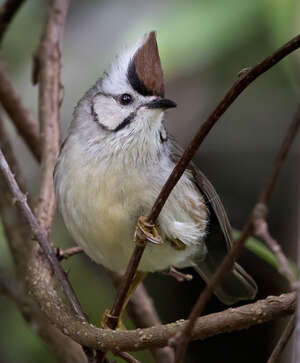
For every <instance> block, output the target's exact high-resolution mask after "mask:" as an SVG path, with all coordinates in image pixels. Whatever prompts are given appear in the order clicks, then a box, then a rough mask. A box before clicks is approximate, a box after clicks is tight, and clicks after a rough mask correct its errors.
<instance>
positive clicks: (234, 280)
mask: <svg viewBox="0 0 300 363" xmlns="http://www.w3.org/2000/svg"><path fill="white" fill-rule="evenodd" d="M193 267H194V268H195V270H196V271H197V272H198V273H199V275H200V276H201V277H202V278H203V279H204V280H205V281H206V282H208V281H209V280H210V278H211V277H212V275H213V274H214V273H215V271H216V269H217V267H218V265H217V264H216V263H215V261H214V260H213V259H212V258H211V256H210V255H207V256H206V258H205V260H202V261H199V262H198V261H194V265H193ZM214 293H215V295H216V296H217V297H218V299H219V300H220V301H222V303H223V304H226V305H233V304H235V303H237V302H238V301H240V300H251V299H254V298H255V295H256V293H257V286H256V283H255V281H254V280H253V279H252V277H251V276H250V275H248V273H247V272H246V271H245V270H244V269H243V268H242V267H241V266H240V265H239V264H237V263H235V264H234V267H233V269H232V271H230V272H228V273H227V274H226V276H225V277H224V278H223V280H222V282H221V283H220V285H219V286H218V287H217V288H216V290H215V291H214Z"/></svg>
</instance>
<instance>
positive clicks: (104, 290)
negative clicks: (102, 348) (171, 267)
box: [0, 0, 300, 363]
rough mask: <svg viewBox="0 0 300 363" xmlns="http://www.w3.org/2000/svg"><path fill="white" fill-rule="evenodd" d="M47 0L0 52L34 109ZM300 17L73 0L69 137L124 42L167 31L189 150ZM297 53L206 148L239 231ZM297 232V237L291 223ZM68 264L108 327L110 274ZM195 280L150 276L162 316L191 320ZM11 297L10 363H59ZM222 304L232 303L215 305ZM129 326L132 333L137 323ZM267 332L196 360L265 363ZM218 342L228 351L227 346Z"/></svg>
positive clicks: (166, 49)
mask: <svg viewBox="0 0 300 363" xmlns="http://www.w3.org/2000/svg"><path fill="white" fill-rule="evenodd" d="M2 3H3V1H0V4H2ZM46 4H47V1H44V0H27V1H26V2H25V4H24V6H23V7H22V8H21V10H20V12H19V13H18V14H17V16H16V18H15V19H14V21H13V23H12V25H11V27H10V29H9V31H8V32H7V34H6V37H5V40H4V42H3V46H2V48H1V57H2V58H3V59H4V61H5V62H6V64H7V68H8V70H9V72H10V75H11V76H12V78H13V80H14V83H15V85H16V87H17V89H18V92H19V93H20V94H21V95H22V98H23V100H24V102H25V103H26V105H28V106H30V107H32V108H33V110H34V112H35V113H37V106H36V105H37V90H36V88H33V87H32V86H31V85H30V71H31V59H32V54H33V52H34V51H35V49H36V47H37V45H38V42H39V38H40V33H41V31H42V28H43V23H44V20H45V15H46V10H47V6H46ZM299 14H300V5H299V1H298V0H251V1H240V0H226V1H224V0H213V1H211V0H190V1H185V2H182V1H181V0H175V1H173V0H160V1H158V0H157V1H155V0H153V1H139V0H116V1H109V0H102V1H72V2H71V8H70V12H69V16H68V20H67V25H66V34H65V38H64V43H63V53H62V54H63V68H62V78H63V84H64V88H65V90H64V102H63V105H62V129H63V132H64V133H65V129H66V127H67V125H68V124H69V122H70V120H71V117H72V111H73V108H74V105H75V103H76V102H77V101H78V99H79V98H80V97H81V96H82V94H83V93H84V92H85V91H86V90H87V89H88V88H89V87H90V86H91V85H92V83H93V82H95V80H96V79H97V78H98V77H100V76H101V74H102V72H103V70H104V69H105V68H106V67H107V66H108V64H109V62H110V61H111V60H112V59H113V57H114V55H115V54H116V53H118V52H119V51H120V50H122V48H123V46H124V44H127V45H129V44H131V43H132V42H134V41H135V40H136V39H137V38H138V37H140V36H141V35H142V34H143V33H144V32H146V31H149V30H152V29H153V30H156V31H157V35H158V43H159V50H160V54H161V58H162V64H163V68H164V72H165V74H166V76H167V77H166V78H167V80H166V83H167V91H168V92H169V93H170V94H171V96H172V97H174V98H175V99H176V101H177V103H178V104H179V107H178V109H177V110H176V111H173V113H172V114H170V116H169V120H170V122H169V128H170V129H171V131H172V132H173V133H174V134H175V135H176V136H177V137H178V139H179V141H180V142H181V143H186V142H187V140H188V139H189V138H190V137H191V135H192V134H193V133H194V132H195V130H196V128H197V127H198V126H199V124H200V122H201V121H202V120H203V115H204V114H206V113H207V112H208V110H211V108H212V106H214V105H216V103H217V101H219V99H220V97H221V96H222V95H223V94H224V92H225V90H227V89H228V88H229V87H230V86H231V85H232V83H233V81H234V79H235V78H236V75H237V73H238V71H239V70H240V69H241V68H243V67H245V66H251V65H252V64H255V63H256V62H258V61H260V60H261V59H262V58H264V57H265V56H267V55H269V54H271V52H272V50H274V49H275V48H277V47H278V46H279V45H280V44H281V43H284V42H285V41H287V40H288V39H289V38H290V37H291V36H293V35H295V34H296V33H297V32H299V30H300V28H299V24H300V21H299V17H300V15H299ZM297 54H298V55H296V54H294V55H292V56H290V57H289V59H287V60H286V61H285V62H283V65H282V66H281V65H279V66H277V68H276V70H273V71H271V72H270V73H268V75H266V76H264V78H263V80H262V81H261V80H259V81H257V83H256V84H255V85H253V86H251V88H250V89H249V90H247V92H246V93H245V95H244V96H243V97H241V99H240V100H239V102H237V104H236V105H235V106H234V107H233V108H232V109H231V110H229V111H228V113H227V114H226V115H224V119H222V120H220V123H219V124H218V129H217V131H213V132H212V134H211V136H210V138H209V139H208V140H207V141H206V142H205V144H204V147H203V150H204V151H203V153H202V154H201V166H202V167H204V171H205V172H208V173H209V176H210V177H212V179H213V181H214V183H215V184H216V187H217V190H218V191H219V193H220V194H221V195H222V199H223V200H224V202H225V206H226V207H227V208H228V213H229V215H230V217H231V220H232V222H233V224H235V225H237V226H240V225H241V224H242V223H243V218H244V217H245V216H246V215H247V213H248V211H249V209H250V208H251V206H252V204H251V203H253V202H254V201H255V196H256V195H257V190H258V188H259V187H258V185H260V182H261V180H262V179H263V177H264V176H265V175H266V173H267V172H268V165H269V161H270V159H271V158H272V155H273V153H274V150H275V148H276V147H277V145H278V143H279V140H280V139H281V137H282V133H283V131H282V130H285V129H286V125H287V122H288V121H289V119H290V117H291V114H292V113H293V110H294V106H295V104H296V102H297V101H296V100H297V96H296V95H295V92H296V90H297V82H298V81H299V79H298V80H297V78H296V73H297V72H295V67H296V66H297V65H296V62H295V60H296V59H297V57H298V62H299V58H300V57H299V52H298V53H297ZM298 64H299V63H298ZM298 73H299V72H298ZM291 83H292V84H293V86H294V88H293V89H292V88H291ZM254 86H255V87H257V88H254ZM298 98H299V97H298ZM228 114H229V116H227V115H228ZM226 117H228V118H226ZM171 120H172V121H171ZM258 129H259V132H258ZM261 130H262V131H261ZM265 130H268V131H265ZM11 131H12V132H11V134H12V137H13V139H14V142H15V147H16V150H17V155H18V157H20V161H21V165H22V166H25V168H24V169H25V177H26V180H27V184H28V189H29V190H30V192H32V193H34V192H35V190H36V187H37V185H36V181H37V180H38V168H37V165H36V164H35V163H34V162H32V160H31V158H30V155H29V153H27V152H25V151H24V147H23V146H22V143H20V142H19V140H18V137H17V136H16V135H15V134H14V133H13V130H11ZM258 155H259V156H258ZM270 155H271V156H270ZM239 157H240V158H239ZM243 168H245V169H243ZM246 168H247V169H246ZM245 170H247V172H245ZM287 175H288V177H286V179H284V183H286V181H287V179H288V181H290V180H296V178H297V175H295V173H293V174H287ZM284 186H285V185H284ZM286 189H288V190H290V189H291V187H289V188H284V192H285V191H286ZM275 194H276V193H275ZM275 197H276V195H275ZM283 199H284V204H283V205H285V203H286V201H287V200H288V198H287V196H286V195H285V196H284V198H283ZM280 201H281V202H280V203H279V202H277V209H276V212H274V213H273V215H271V216H270V217H272V218H273V219H274V220H275V224H274V226H275V230H276V228H278V229H277V230H276V232H278V233H279V235H281V236H283V235H284V232H285V231H284V228H285V226H286V224H285V223H280V222H281V221H282V220H283V218H284V216H285V215H286V214H287V213H284V211H283V208H281V207H282V203H283V202H282V199H281V200H280ZM279 204H280V205H279ZM278 205H279V207H278ZM275 207H276V205H275ZM289 214H291V210H290V209H289ZM272 218H270V219H271V220H272ZM278 221H279V222H278ZM276 222H277V223H276ZM279 226H280V227H281V228H282V229H279ZM286 228H287V230H288V232H289V233H290V232H291V228H290V226H288V227H286ZM53 237H54V240H55V243H56V245H58V246H60V247H62V248H64V247H67V246H70V245H72V244H73V243H74V242H72V241H70V237H69V236H68V234H66V232H65V230H64V228H63V226H62V224H61V221H60V220H57V221H56V223H55V227H54V232H53ZM252 247H253V244H252ZM256 247H257V244H256V245H255V248H256ZM289 249H291V247H287V251H289ZM247 257H249V256H247ZM250 257H251V256H250ZM251 258H252V259H253V256H252V257H251ZM254 258H256V257H254ZM257 260H258V259H255V268H253V269H252V271H251V263H249V266H248V268H247V269H248V270H250V272H251V273H256V279H259V278H260V277H261V275H262V274H265V271H263V272H262V273H261V274H260V269H264V268H266V269H268V264H266V263H264V262H263V263H261V264H260V265H259V266H260V267H259V268H256V267H257V266H256V265H257V264H259V263H257ZM0 262H1V266H3V267H8V268H11V259H10V257H9V252H8V249H7V247H6V245H5V241H4V238H3V234H2V232H0ZM250 262H251V259H250ZM265 265H266V267H265ZM64 266H65V267H66V269H67V271H68V274H69V277H70V279H71V281H72V283H73V285H74V287H75V290H76V292H77V293H78V295H79V298H80V300H81V302H82V304H83V306H84V309H85V310H86V312H87V313H88V315H89V317H90V320H91V321H92V322H93V323H95V324H97V323H98V321H99V320H100V316H101V314H102V313H103V311H104V309H105V308H107V307H108V306H110V305H111V302H112V299H113V295H114V292H113V291H114V290H113V289H112V286H111V283H110V282H109V280H108V279H107V278H106V277H105V275H104V274H103V273H101V272H102V271H101V268H99V267H98V266H96V265H95V264H94V263H92V262H91V261H90V260H89V259H88V258H87V257H84V256H76V257H73V258H72V259H71V260H70V261H67V262H64ZM272 272H273V271H272ZM272 272H270V271H267V273H272ZM275 273H276V272H275ZM276 276H277V275H276ZM194 280H195V282H193V283H190V284H183V285H182V284H178V283H175V282H170V280H167V282H165V281H166V278H165V277H162V276H160V275H158V274H155V275H154V276H152V277H150V282H151V285H150V286H149V288H150V291H151V293H152V295H153V296H154V297H155V303H156V305H157V306H158V309H159V312H160V314H161V315H162V320H163V321H169V320H171V319H179V318H182V317H185V316H186V314H187V312H188V311H189V309H190V306H191V304H192V302H193V301H194V300H195V298H196V297H197V296H198V294H199V292H200V291H199V290H200V286H199V284H200V283H201V282H199V280H197V278H195V279H194ZM273 287H274V284H273V285H271V287H270V286H267V288H265V287H264V288H262V289H260V294H261V295H260V296H261V297H263V296H264V294H266V293H267V292H268V291H271V292H272V293H274V292H273V290H272V289H273ZM268 289H269V290H268ZM189 299H190V300H189ZM0 301H1V303H0V318H1V322H2V324H1V326H0V335H1V337H2V339H1V340H0V352H1V353H0V361H1V362H15V363H19V362H20V363H21V362H22V363H27V362H28V363H29V362H30V363H31V362H41V361H43V362H54V359H53V357H52V356H51V354H50V353H49V352H48V350H47V348H46V347H45V345H44V344H43V343H42V342H41V340H40V339H39V338H37V337H36V336H35V334H34V331H33V330H31V328H29V327H28V326H27V324H26V323H25V322H23V320H22V318H21V317H20V316H19V315H18V313H17V310H16V309H15V308H14V306H12V305H10V304H9V302H8V300H6V299H4V298H2V297H1V300H0ZM213 308H216V309H221V308H224V307H223V306H221V307H220V305H217V303H216V302H215V301H213ZM125 323H126V325H127V326H128V327H132V325H130V323H129V321H128V320H127V321H126V322H125ZM250 333H251V332H249V334H250ZM244 334H248V332H247V333H244ZM263 335H264V339H260V338H259V336H257V338H256V335H254V336H253V337H251V338H249V339H248V340H247V339H245V338H244V340H243V339H242V340H241V341H239V343H238V344H235V348H234V349H233V348H232V345H231V343H232V340H231V339H232V336H222V337H219V338H216V339H217V340H216V342H215V340H214V339H210V340H209V341H208V342H205V343H199V344H198V345H196V344H194V345H192V350H191V353H190V358H189V359H190V362H196V361H198V355H197V354H199V352H201V357H203V361H208V358H207V357H208V355H209V361H210V362H211V363H214V362H219V361H220V359H223V357H224V356H226V357H230V358H228V361H229V360H230V361H231V362H239V361H240V360H239V358H240V357H241V356H243V357H244V358H245V359H246V360H245V362H246V361H247V362H248V361H249V362H250V361H254V359H255V361H256V362H260V361H261V362H263V361H266V359H265V358H266V354H267V353H266V346H267V343H266V340H265V337H266V336H267V334H266V333H265V332H264V334H263ZM234 339H235V341H236V339H238V337H237V336H236V335H235V338H234ZM249 340H250V341H251V344H253V347H254V348H253V347H252V348H251V350H250V349H249V346H248V345H247V341H249ZM262 341H263V344H262ZM213 344H217V346H218V349H215V346H214V345H213ZM197 349H199V350H197ZM246 349H248V350H246ZM245 352H247V353H246V354H245ZM256 352H259V353H256ZM264 352H265V353H264ZM141 354H142V355H141ZM220 354H221V355H220ZM241 354H242V355H241ZM255 354H260V355H259V356H257V355H256V356H255ZM264 354H265V356H264ZM137 357H139V358H140V359H141V361H142V362H150V361H151V358H150V356H149V354H146V355H145V354H143V353H138V354H137ZM220 357H222V358H220ZM247 359H248V360H247Z"/></svg>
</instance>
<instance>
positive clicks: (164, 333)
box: [43, 292, 296, 352]
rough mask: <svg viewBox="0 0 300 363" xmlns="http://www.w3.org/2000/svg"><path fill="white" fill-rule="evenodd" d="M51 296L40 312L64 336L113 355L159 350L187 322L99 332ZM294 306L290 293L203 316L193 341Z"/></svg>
mask: <svg viewBox="0 0 300 363" xmlns="http://www.w3.org/2000/svg"><path fill="white" fill-rule="evenodd" d="M50 296H51V294H48V293H47V292H46V293H44V297H45V300H46V299H48V306H46V307H45V309H43V311H44V312H45V314H46V315H47V317H48V318H50V319H51V321H52V322H53V323H54V324H55V325H56V326H57V327H59V328H60V329H61V330H62V331H63V332H64V334H66V335H68V336H69V337H70V338H72V339H74V340H75V341H77V342H78V343H79V344H81V345H84V346H89V347H91V348H94V349H99V350H105V351H113V352H115V351H137V350H143V349H149V348H154V347H162V346H165V345H167V344H168V341H169V340H170V338H171V337H173V336H174V335H176V333H177V332H179V331H182V329H183V328H184V327H185V326H186V325H187V321H186V320H179V321H177V322H174V323H171V324H166V325H162V326H154V327H151V328H147V329H136V330H129V331H121V330H118V331H113V330H110V329H100V328H97V327H95V326H93V325H92V324H87V323H85V322H82V320H80V319H78V318H77V317H76V316H74V315H72V314H70V313H68V312H67V311H66V310H65V309H64V307H63V305H61V303H60V302H59V301H58V302H56V305H52V299H51V298H50ZM49 298H50V299H51V300H50V301H49ZM295 306H296V294H295V293H294V292H293V293H289V294H282V295H280V296H269V297H267V298H266V299H264V300H259V301H257V302H255V303H253V304H248V305H244V306H242V307H238V308H235V309H232V308H230V309H227V310H225V311H222V312H219V313H214V314H210V315H207V316H203V317H200V318H198V319H197V321H196V324H195V327H194V329H193V332H192V340H205V339H207V338H209V337H212V336H216V335H219V334H222V333H229V332H232V331H237V330H244V329H248V328H250V327H251V326H254V325H259V324H263V323H266V322H268V321H270V320H273V319H276V318H278V317H281V316H286V315H290V314H292V313H294V311H295Z"/></svg>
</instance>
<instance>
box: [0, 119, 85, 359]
mask: <svg viewBox="0 0 300 363" xmlns="http://www.w3.org/2000/svg"><path fill="white" fill-rule="evenodd" d="M0 147H1V148H2V147H3V150H4V151H5V153H6V155H7V158H8V160H9V161H10V163H11V165H12V166H13V168H14V172H15V173H17V175H18V178H19V180H23V178H22V175H21V173H20V171H19V168H18V165H17V162H16V160H15V157H14V154H13V151H12V147H11V144H10V142H9V139H8V137H7V133H6V131H5V128H4V127H3V124H2V120H1V118H0ZM0 214H1V221H2V223H3V226H4V231H5V235H6V238H7V242H8V245H9V247H10V251H11V254H12V257H13V259H14V262H15V267H16V272H17V275H18V279H19V280H18V283H17V282H16V281H15V280H14V279H13V278H12V277H10V276H7V275H6V274H4V273H3V272H2V271H0V285H1V288H0V290H1V292H2V293H5V294H6V295H9V296H10V298H12V299H13V300H14V301H15V302H16V304H17V307H18V309H19V310H20V312H21V313H22V315H23V317H24V319H25V320H26V321H27V322H28V324H29V325H31V326H32V327H33V328H34V331H36V332H37V333H38V334H39V335H40V336H41V338H42V339H43V340H44V341H45V342H46V343H47V344H48V346H49V348H50V349H51V350H52V351H53V353H54V354H55V356H56V357H57V359H58V361H59V362H67V363H71V362H78V363H79V362H81V363H83V362H85V357H84V354H83V351H82V349H81V347H80V345H78V344H77V343H76V342H74V341H73V340H71V339H70V338H68V337H66V336H65V335H64V334H63V333H62V332H61V331H60V330H58V329H57V328H55V327H54V325H53V324H51V323H49V321H48V319H47V318H45V316H44V315H43V314H42V313H41V312H40V310H39V308H38V306H37V304H36V303H35V302H34V300H33V299H31V298H29V296H27V293H26V292H25V287H24V279H25V276H26V274H25V271H26V269H27V261H28V254H29V251H30V249H31V245H32V241H31V240H30V238H29V236H30V234H31V232H30V230H29V228H28V226H27V225H26V224H25V223H23V218H22V216H21V215H20V213H19V211H18V209H16V208H15V207H14V205H13V204H12V200H11V196H10V194H9V190H8V187H7V186H6V184H5V182H4V180H3V178H2V177H1V178H0Z"/></svg>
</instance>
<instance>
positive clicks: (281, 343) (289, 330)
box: [267, 315, 295, 363]
mask: <svg viewBox="0 0 300 363" xmlns="http://www.w3.org/2000/svg"><path fill="white" fill-rule="evenodd" d="M294 329H295V315H293V316H292V317H291V318H290V320H289V322H288V323H287V325H286V327H285V329H284V331H283V333H282V335H281V337H280V339H279V340H278V342H277V344H276V346H275V348H274V350H273V352H272V354H271V355H270V358H269V359H268V361H267V363H275V362H277V360H278V358H279V357H280V354H281V352H282V351H283V349H284V347H285V346H286V344H287V342H288V341H289V339H290V337H291V335H292V334H293V331H294Z"/></svg>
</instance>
